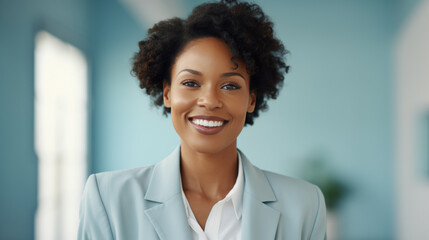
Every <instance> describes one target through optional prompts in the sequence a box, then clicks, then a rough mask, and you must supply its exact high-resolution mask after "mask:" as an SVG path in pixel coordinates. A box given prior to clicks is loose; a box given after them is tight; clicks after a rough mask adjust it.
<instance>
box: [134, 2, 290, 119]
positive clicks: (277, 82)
mask: <svg viewBox="0 0 429 240" xmlns="http://www.w3.org/2000/svg"><path fill="white" fill-rule="evenodd" d="M203 37H216V38H219V39H222V40H223V41H224V42H225V43H226V44H227V45H228V47H229V48H230V51H231V53H232V55H233V56H234V57H233V58H232V59H231V61H232V62H233V63H235V64H236V62H234V59H236V58H238V59H240V60H242V61H243V62H244V63H245V65H246V70H247V72H248V73H249V76H250V91H251V92H252V91H254V90H256V104H255V110H254V111H253V112H252V113H247V116H246V121H245V125H246V124H250V125H252V124H253V121H254V118H256V117H258V116H259V111H260V110H266V109H267V108H268V106H267V100H269V99H276V98H277V96H278V93H279V90H280V88H281V87H282V85H283V80H284V73H287V72H288V70H289V66H288V65H286V64H285V60H284V55H285V54H286V53H288V51H287V50H286V49H285V48H284V46H283V44H282V43H281V41H280V40H279V39H277V38H276V37H275V36H274V32H273V23H272V22H271V21H270V20H269V18H268V17H267V16H266V15H265V14H264V12H263V11H262V9H261V8H260V7H259V6H258V5H256V4H251V3H246V2H237V1H234V0H225V1H224V0H222V1H220V2H217V3H204V4H201V5H199V6H197V7H195V8H194V10H193V11H192V13H191V15H189V17H188V18H187V19H186V20H182V19H180V18H172V19H168V20H164V21H161V22H159V23H157V24H155V25H154V26H153V27H152V28H150V29H149V30H148V37H147V38H146V39H145V40H142V41H140V42H139V48H140V50H139V52H137V53H136V54H135V55H134V57H133V59H132V61H133V68H132V73H133V75H135V76H136V77H137V78H138V79H139V81H140V88H142V89H145V90H146V93H147V94H148V95H150V96H151V98H152V100H153V104H154V105H155V106H163V96H162V93H163V83H164V82H166V83H168V84H170V83H171V82H170V81H171V80H170V72H171V67H172V65H173V64H174V61H175V58H176V56H177V55H178V54H179V53H180V51H181V50H182V49H183V47H184V46H185V45H186V44H187V43H188V42H189V41H192V40H194V39H198V38H203ZM170 110H171V109H169V108H166V107H165V106H164V114H165V115H167V113H170Z"/></svg>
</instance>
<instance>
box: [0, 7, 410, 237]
mask: <svg viewBox="0 0 429 240" xmlns="http://www.w3.org/2000/svg"><path fill="white" fill-rule="evenodd" d="M186 2H187V6H188V10H189V11H190V9H191V8H192V6H194V5H195V4H196V2H195V1H191V0H186ZM259 2H260V4H261V5H262V7H263V9H264V10H265V11H266V13H267V14H268V15H269V16H271V17H272V19H273V21H274V22H275V23H276V27H275V28H276V31H277V35H278V37H279V38H281V39H282V40H283V41H284V43H285V46H286V48H288V49H289V50H290V51H291V52H292V54H290V55H289V57H288V61H289V63H290V64H291V65H292V68H291V73H290V74H288V75H287V77H286V84H285V87H284V89H283V90H282V92H281V95H280V97H279V99H278V100H276V101H272V102H271V103H270V110H269V111H268V112H266V113H262V115H261V117H260V118H259V119H257V120H256V122H255V125H254V126H251V127H247V128H245V129H244V130H243V133H242V134H241V136H240V137H239V147H240V148H241V149H242V150H243V151H244V152H245V153H246V155H247V156H248V157H249V158H250V159H251V160H252V162H253V163H254V164H256V165H258V166H260V167H261V168H264V169H268V170H272V171H275V172H280V173H283V174H288V175H292V176H299V169H300V167H301V166H302V164H303V160H305V159H307V158H309V156H312V155H314V154H319V153H322V154H323V155H324V156H325V157H326V159H327V160H328V164H329V165H330V166H331V169H332V170H333V171H335V173H336V174H337V176H338V177H339V178H341V179H342V181H344V182H345V183H346V184H347V185H348V186H349V187H350V194H349V195H348V197H347V198H346V199H345V201H344V202H343V204H342V205H341V207H340V209H339V210H340V212H339V213H340V222H341V223H340V224H341V225H340V227H341V231H342V232H341V238H340V239H343V240H354V239H356V240H361V239H369V240H370V239H374V240H375V239H377V240H382V239H394V222H393V219H394V217H395V216H394V200H393V199H394V185H393V182H394V176H393V173H394V172H393V171H394V156H393V155H392V154H393V153H392V152H393V149H392V148H393V141H392V137H393V129H392V125H393V123H392V114H393V111H394V105H393V100H394V99H393V75H392V70H393V69H392V67H391V61H392V60H391V53H392V49H391V47H392V43H393V41H394V36H395V32H396V30H397V28H398V27H399V26H400V25H401V24H402V23H403V21H405V20H406V18H407V15H408V14H409V12H410V11H411V10H412V9H413V8H414V7H415V6H416V3H418V0H397V1H393V2H392V1H371V0H363V1H352V0H346V1H342V0H329V1H323V3H321V2H320V1H316V0H309V1H297V0H291V1H283V2H280V1H274V0H271V1H268V0H267V1H265V0H264V1H262V0H261V1H259ZM147 27H148V26H146V27H142V26H140V25H138V24H137V23H136V21H135V19H134V18H133V17H131V16H130V14H129V12H128V11H127V10H126V9H125V8H124V7H123V6H122V5H121V4H119V2H118V1H117V0H106V1H99V0H94V1H84V0H74V1H70V0H61V1H54V0H37V1H30V0H20V1H7V0H0V193H1V196H0V239H32V238H33V234H34V230H33V229H34V213H35V210H36V204H37V202H36V201H37V199H36V197H37V194H36V190H37V160H36V156H35V152H34V141H33V138H34V136H33V131H34V129H33V117H34V109H33V97H34V93H33V92H34V88H33V78H34V76H33V65H34V62H33V51H34V35H35V33H36V31H37V30H39V29H47V30H48V31H50V32H52V33H53V34H55V35H57V36H58V37H60V38H62V39H64V40H66V41H68V42H71V43H72V44H74V45H76V46H77V47H78V48H80V49H81V50H83V51H84V53H85V54H86V55H87V57H88V59H89V62H90V72H91V109H90V110H91V130H90V138H91V141H90V145H91V146H90V153H91V155H90V171H91V172H99V171H106V170H113V169H123V168H130V167H135V166H141V165H147V164H152V163H155V162H157V161H159V160H160V159H162V158H163V157H165V156H166V155H167V154H168V153H169V152H170V151H171V150H172V149H173V148H174V147H175V146H177V145H178V144H179V138H178V137H177V135H176V133H175V132H174V129H173V128H172V126H171V123H170V120H169V118H164V117H163V116H162V115H161V112H160V110H157V109H155V108H153V107H151V106H150V101H149V99H148V97H147V96H145V95H144V94H143V93H142V91H141V90H140V89H139V88H138V83H137V80H136V79H135V78H133V77H132V76H131V75H130V69H131V64H130V58H131V57H132V55H133V53H134V52H136V51H137V50H138V48H137V42H138V41H139V40H140V39H142V38H143V37H144V36H145V34H146V29H147Z"/></svg>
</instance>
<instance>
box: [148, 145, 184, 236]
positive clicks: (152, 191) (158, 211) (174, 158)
mask: <svg viewBox="0 0 429 240" xmlns="http://www.w3.org/2000/svg"><path fill="white" fill-rule="evenodd" d="M145 200H147V201H152V202H155V204H154V207H152V208H149V209H146V210H145V214H146V216H147V217H148V218H149V220H150V222H151V223H152V226H153V227H154V229H155V231H156V232H157V233H158V236H159V238H160V239H162V240H167V239H191V238H192V235H191V231H190V227H189V224H188V219H187V217H186V212H185V207H184V206H185V205H184V204H183V200H182V195H181V180H180V146H179V147H177V148H176V149H175V150H174V151H173V152H172V153H171V154H170V155H169V156H168V157H166V158H165V159H164V160H163V161H161V162H159V163H158V164H156V165H155V166H154V169H153V172H152V177H151V179H150V181H149V185H148V189H147V191H146V195H145ZM157 203H158V204H157Z"/></svg>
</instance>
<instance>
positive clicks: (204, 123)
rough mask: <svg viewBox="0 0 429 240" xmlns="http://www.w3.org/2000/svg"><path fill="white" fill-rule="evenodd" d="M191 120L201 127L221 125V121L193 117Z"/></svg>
mask: <svg viewBox="0 0 429 240" xmlns="http://www.w3.org/2000/svg"><path fill="white" fill-rule="evenodd" d="M192 122H193V123H195V124H197V125H199V126H203V127H208V128H213V127H220V126H222V125H223V123H224V122H223V121H213V120H203V119H198V118H194V119H192Z"/></svg>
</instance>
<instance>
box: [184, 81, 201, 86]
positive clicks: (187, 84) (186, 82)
mask: <svg viewBox="0 0 429 240" xmlns="http://www.w3.org/2000/svg"><path fill="white" fill-rule="evenodd" d="M182 84H183V86H186V87H198V84H197V83H196V82H194V81H185V82H183V83H182Z"/></svg>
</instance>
